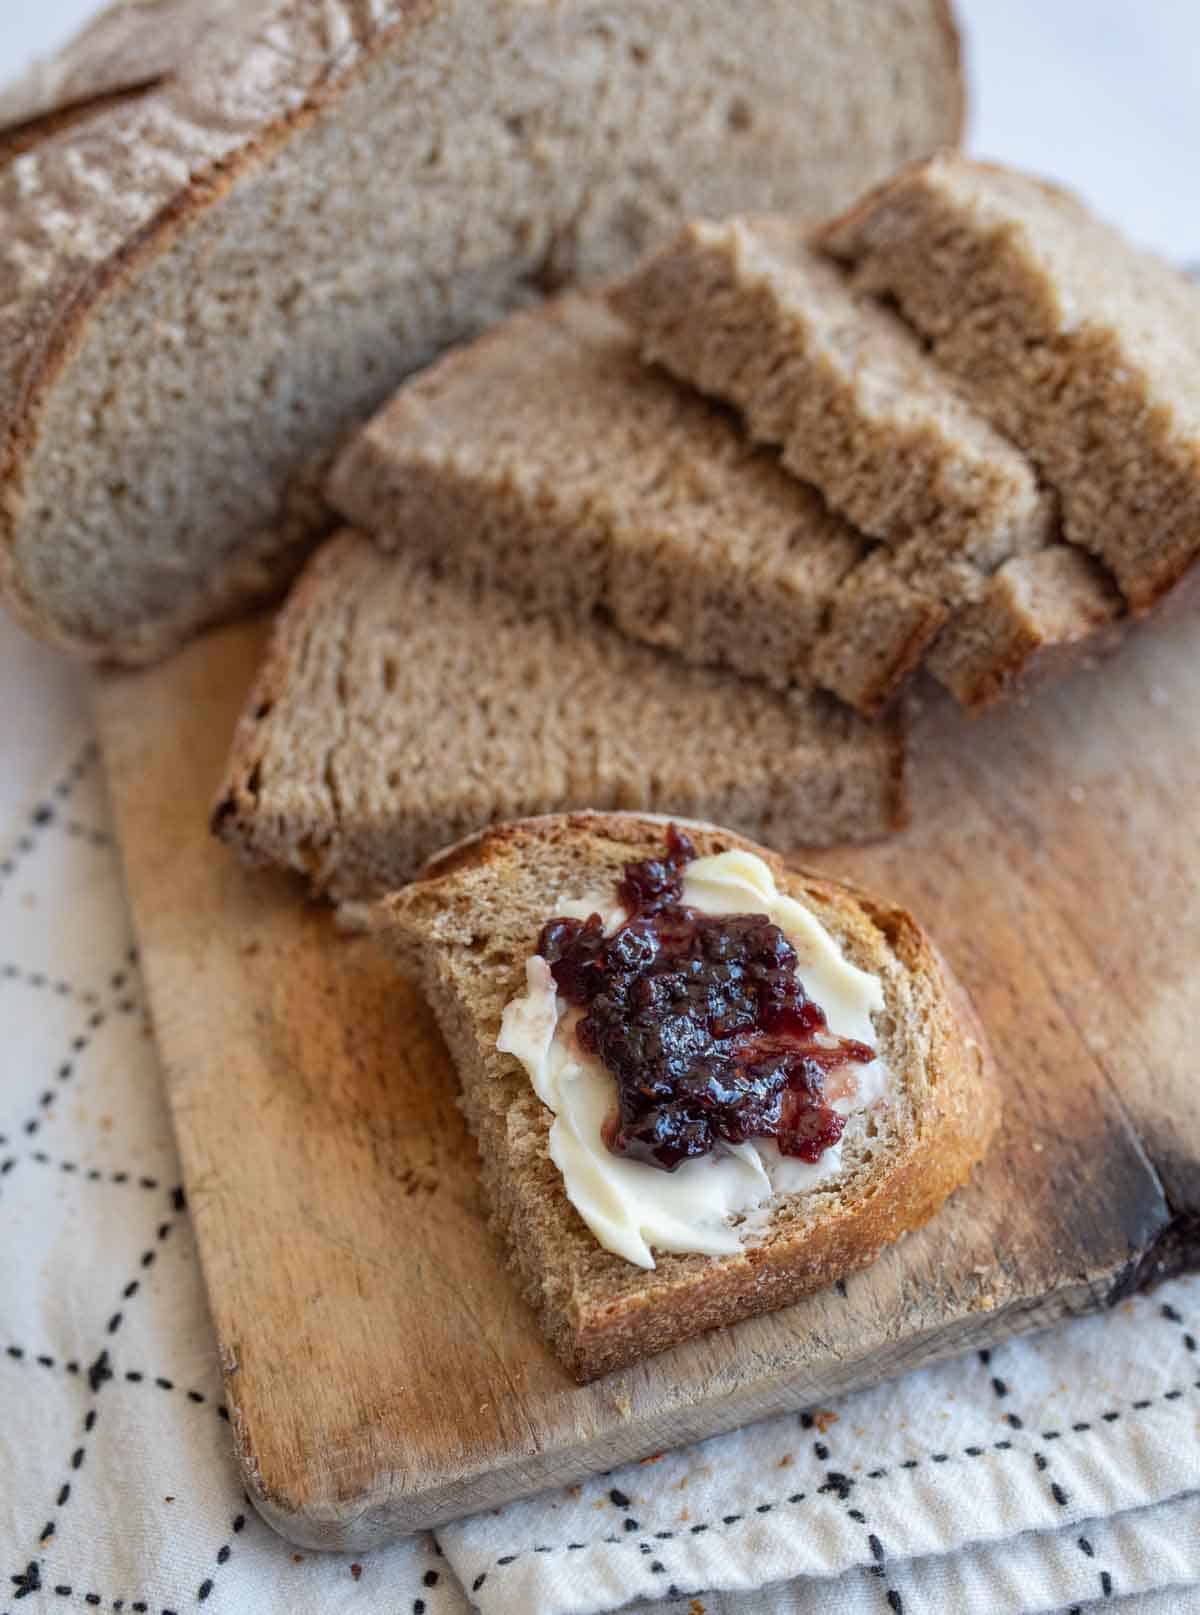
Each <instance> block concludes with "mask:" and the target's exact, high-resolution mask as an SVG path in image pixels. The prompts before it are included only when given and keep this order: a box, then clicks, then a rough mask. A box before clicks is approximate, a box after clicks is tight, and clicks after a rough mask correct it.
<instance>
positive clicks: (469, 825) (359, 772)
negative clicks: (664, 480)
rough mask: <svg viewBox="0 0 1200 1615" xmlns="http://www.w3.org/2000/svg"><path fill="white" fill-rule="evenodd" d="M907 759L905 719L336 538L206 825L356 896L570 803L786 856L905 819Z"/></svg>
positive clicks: (276, 640) (287, 625)
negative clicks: (443, 852)
mask: <svg viewBox="0 0 1200 1615" xmlns="http://www.w3.org/2000/svg"><path fill="white" fill-rule="evenodd" d="M905 751H906V741H905V726H904V719H903V715H902V713H900V712H899V711H897V712H894V713H892V714H891V715H889V717H888V718H887V719H885V720H884V721H883V722H881V723H879V724H868V723H866V722H864V721H863V720H862V719H861V718H858V717H856V716H855V714H854V713H852V712H850V711H848V710H847V709H846V708H845V707H843V706H841V705H840V704H839V703H838V702H836V701H834V700H833V699H832V698H831V697H829V696H825V695H822V694H820V693H816V692H813V693H808V692H801V691H792V692H789V693H787V694H781V693H776V692H774V691H771V690H767V689H764V688H763V687H761V686H748V685H746V684H745V683H744V682H743V681H742V680H740V679H737V678H735V677H733V676H732V675H730V674H728V673H719V672H715V671H712V670H709V669H700V668H688V667H682V666H680V665H678V664H677V663H675V662H674V661H673V660H671V659H670V658H667V657H665V656H663V655H662V654H661V653H659V652H657V651H654V650H651V649H648V648H647V647H645V646H642V645H636V644H633V643H631V642H630V641H629V640H627V639H625V638H624V637H623V636H622V635H620V634H618V633H616V632H615V631H614V630H612V629H611V628H607V627H605V626H603V625H599V624H596V625H592V626H588V627H584V626H578V627H577V626H571V625H566V624H564V623H562V622H561V621H559V622H555V621H553V620H551V619H548V618H544V617H540V616H537V615H534V614H531V613H530V612H528V611H527V610H526V609H525V608H524V607H522V606H521V605H520V603H519V602H518V601H516V600H515V599H514V598H513V597H512V596H511V595H507V594H504V593H501V592H493V591H487V592H482V593H481V592H479V591H476V590H472V589H469V588H464V587H463V586H462V585H460V584H457V583H455V582H454V581H452V580H449V579H445V578H439V577H435V576H434V575H433V573H432V572H431V571H430V570H429V569H428V568H427V567H424V566H423V565H422V564H421V563H420V562H419V561H417V560H416V559H415V558H414V557H412V556H409V555H406V554H399V555H395V556H384V555H381V554H380V552H379V551H378V550H377V549H376V547H375V546H374V545H373V544H371V543H370V542H369V540H367V539H366V538H364V537H363V536H361V535H360V534H357V533H353V532H345V533H342V534H340V535H339V536H338V537H336V538H334V539H332V540H331V541H330V542H329V543H327V544H326V545H325V546H324V548H323V549H321V550H320V551H319V552H318V554H317V555H316V557H315V558H314V559H313V560H312V561H311V562H310V563H309V567H308V570H307V571H306V572H305V574H304V576H303V577H302V578H301V580H300V582H299V583H298V584H297V585H296V587H295V589H294V590H293V593H292V595H291V596H290V598H289V599H288V601H287V604H286V605H285V606H284V608H283V610H282V612H281V614H280V616H279V619H278V621H277V622H276V625H275V629H274V634H273V638H272V641H271V647H270V650H269V653H268V655H267V658H266V661H265V663H264V666H263V668H262V671H261V673H260V674H259V677H258V680H257V682H256V684H255V686H254V689H253V690H252V691H251V693H250V695H249V698H248V700H247V705H246V709H245V713H244V715H243V717H242V719H241V721H240V723H239V725H238V729H237V735H236V738H235V740H234V744H233V751H232V755H231V757H230V761H229V766H228V769H227V771H226V777H225V780H224V783H223V784H222V787H221V791H220V795H219V798H218V805H217V808H216V811H215V813H214V826H215V828H216V830H217V833H218V834H219V835H220V836H221V837H222V838H223V839H224V840H226V841H228V842H229V843H231V844H232V845H234V846H235V847H237V848H238V849H239V850H240V851H241V852H242V853H243V854H244V855H245V856H246V857H248V858H250V859H251V860H253V861H257V862H264V861H265V862H271V863H276V864H281V865H284V866H286V867H289V868H293V869H297V870H299V871H301V872H302V873H304V874H305V875H307V876H308V878H309V879H310V881H311V882H312V885H313V887H314V889H316V890H317V891H320V892H325V893H327V894H329V895H330V896H332V897H335V898H338V899H352V898H364V897H371V896H378V895H379V894H380V893H382V892H384V891H387V890H389V889H390V888H392V887H394V886H397V885H399V884H400V883H401V882H402V881H404V880H407V879H408V878H409V877H410V876H411V875H412V874H413V872H414V871H415V870H416V869H417V867H418V865H419V864H420V863H421V862H422V860H423V859H425V858H426V857H428V856H429V854H430V853H432V852H433V851H434V850H435V849H436V848H438V847H441V846H444V845H445V844H446V843H447V841H450V840H453V839H454V838H455V837H458V836H461V835H464V834H466V833H467V832H469V831H472V830H476V829H478V828H479V826H480V825H483V824H487V823H489V822H490V821H492V820H495V819H498V818H508V817H513V816H517V815H521V814H525V813H536V812H545V811H549V810H557V809H562V808H576V807H606V808H607V807H612V808H662V809H667V810H670V811H675V812H679V813H682V814H684V815H692V814H700V815H717V816H720V817H721V818H724V819H728V820H729V821H730V822H732V823H734V824H736V825H738V826H740V827H741V828H742V829H744V830H747V831H749V832H751V833H753V834H754V835H756V836H760V837H762V838H763V839H764V840H766V841H769V842H771V843H772V844H774V845H776V846H784V847H794V846H798V845H800V844H802V843H810V844H817V843H826V842H830V841H861V840H865V839H870V838H873V837H876V836H881V835H885V834H887V833H888V832H889V831H892V830H895V829H897V828H899V827H900V826H901V825H902V824H903V823H904V822H905V819H906V817H907V791H906V782H905Z"/></svg>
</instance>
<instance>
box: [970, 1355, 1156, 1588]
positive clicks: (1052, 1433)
mask: <svg viewBox="0 0 1200 1615" xmlns="http://www.w3.org/2000/svg"><path fill="white" fill-rule="evenodd" d="M979 1356H980V1359H981V1361H982V1362H983V1364H984V1366H985V1367H987V1366H990V1362H991V1353H990V1352H980V1354H979ZM992 1390H993V1392H994V1393H995V1395H996V1396H997V1397H1006V1396H1007V1395H1008V1386H1007V1384H1006V1383H1005V1381H1004V1380H1003V1379H1001V1378H1000V1377H999V1376H998V1375H996V1374H993V1375H992ZM1147 1405H1149V1404H1147ZM1135 1406H1136V1404H1135ZM1115 1411H1116V1410H1114V1409H1109V1410H1108V1412H1114V1413H1115ZM1104 1417H1105V1418H1106V1419H1107V1413H1106V1414H1105V1415H1104ZM1108 1422H1112V1421H1111V1420H1109V1421H1108ZM1009 1423H1010V1424H1012V1423H1013V1415H1011V1414H1010V1415H1009ZM1014 1427H1015V1428H1020V1426H1019V1425H1018V1426H1014ZM1091 1428H1092V1422H1091V1420H1089V1419H1081V1420H1078V1421H1077V1422H1076V1423H1074V1424H1073V1425H1072V1426H1071V1434H1072V1435H1085V1434H1087V1433H1088V1432H1089V1431H1090V1430H1091ZM1062 1436H1063V1431H1061V1430H1043V1431H1042V1440H1043V1441H1044V1442H1046V1443H1047V1444H1049V1443H1050V1442H1052V1441H1059V1440H1061V1439H1062ZM1033 1463H1034V1468H1035V1470H1036V1471H1037V1473H1038V1474H1039V1475H1043V1474H1045V1473H1046V1472H1047V1471H1048V1470H1049V1468H1050V1460H1049V1459H1048V1458H1047V1456H1046V1454H1045V1453H1044V1452H1042V1451H1040V1450H1039V1449H1038V1448H1036V1447H1035V1448H1034V1450H1033ZM1048 1484H1049V1488H1050V1496H1051V1497H1052V1498H1053V1499H1054V1501H1055V1503H1056V1504H1057V1505H1058V1507H1059V1508H1069V1507H1070V1503H1071V1499H1070V1496H1069V1495H1068V1493H1067V1491H1066V1489H1065V1487H1063V1486H1062V1485H1061V1484H1060V1482H1059V1481H1057V1480H1055V1479H1054V1478H1053V1477H1050V1479H1049V1482H1048ZM1075 1546H1076V1547H1077V1548H1078V1549H1079V1551H1080V1553H1081V1554H1083V1556H1084V1557H1085V1558H1087V1559H1092V1558H1094V1557H1095V1549H1094V1548H1093V1547H1092V1544H1091V1542H1090V1541H1089V1540H1088V1538H1087V1537H1083V1536H1081V1537H1079V1538H1077V1540H1076V1543H1075ZM1099 1579H1100V1586H1101V1591H1102V1595H1103V1597H1105V1598H1108V1597H1110V1596H1111V1594H1112V1577H1111V1575H1110V1574H1109V1572H1108V1571H1107V1570H1101V1571H1100V1577H1099Z"/></svg>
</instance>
